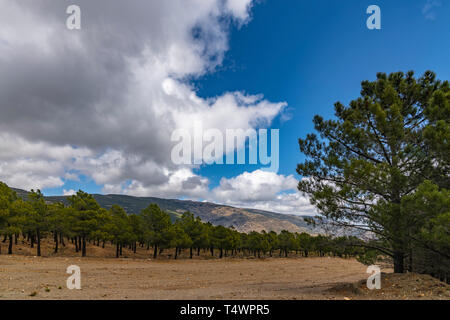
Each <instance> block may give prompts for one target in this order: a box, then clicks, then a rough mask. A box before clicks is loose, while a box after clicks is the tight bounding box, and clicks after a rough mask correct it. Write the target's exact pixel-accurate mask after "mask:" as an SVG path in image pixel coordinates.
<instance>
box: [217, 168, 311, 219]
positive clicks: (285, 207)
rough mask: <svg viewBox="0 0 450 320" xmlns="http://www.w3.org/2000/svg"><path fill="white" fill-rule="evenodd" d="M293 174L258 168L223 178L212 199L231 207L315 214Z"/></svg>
mask: <svg viewBox="0 0 450 320" xmlns="http://www.w3.org/2000/svg"><path fill="white" fill-rule="evenodd" d="M297 183H298V182H297V180H296V179H295V178H294V176H293V175H289V176H284V175H280V174H276V173H274V172H267V171H263V170H255V171H253V172H244V173H242V174H240V175H239V176H237V177H233V178H230V179H226V178H222V180H221V181H220V185H219V186H218V187H216V188H214V189H213V190H212V192H211V199H212V200H213V201H215V202H218V203H223V204H227V205H232V206H238V207H245V208H254V209H260V210H267V211H275V212H279V213H288V214H308V215H309V214H314V213H315V210H314V208H313V206H312V205H311V204H310V202H309V200H308V199H307V198H306V197H304V196H302V195H301V194H300V193H298V192H297V191H296V189H297Z"/></svg>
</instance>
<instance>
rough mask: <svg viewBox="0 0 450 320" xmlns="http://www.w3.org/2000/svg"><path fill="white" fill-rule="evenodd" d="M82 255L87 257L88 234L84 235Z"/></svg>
mask: <svg viewBox="0 0 450 320" xmlns="http://www.w3.org/2000/svg"><path fill="white" fill-rule="evenodd" d="M81 256H82V257H86V236H83V243H82V247H81Z"/></svg>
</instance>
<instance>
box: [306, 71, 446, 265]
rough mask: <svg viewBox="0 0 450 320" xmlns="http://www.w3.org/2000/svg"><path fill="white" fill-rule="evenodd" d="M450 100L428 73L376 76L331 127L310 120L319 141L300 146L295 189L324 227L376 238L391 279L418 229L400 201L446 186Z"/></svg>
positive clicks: (339, 109)
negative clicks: (427, 184)
mask: <svg viewBox="0 0 450 320" xmlns="http://www.w3.org/2000/svg"><path fill="white" fill-rule="evenodd" d="M449 92H450V89H449V83H448V81H445V82H441V81H439V80H437V79H436V76H435V74H434V73H432V72H426V73H425V74H424V75H423V76H422V77H420V78H417V79H416V78H415V77H414V73H413V72H408V73H407V74H404V73H402V72H398V73H392V74H390V75H386V74H384V73H379V74H378V75H377V79H376V81H373V82H370V81H364V82H362V90H361V97H359V98H357V99H356V100H353V101H351V102H350V104H349V106H344V105H343V104H341V103H339V102H338V103H336V104H335V119H332V120H324V119H323V118H322V117H321V116H315V118H314V125H315V129H316V130H317V131H318V133H319V135H316V134H308V135H307V137H306V138H305V139H299V144H300V151H301V152H302V153H304V154H305V155H306V159H305V161H304V162H303V163H301V164H299V165H298V167H297V172H298V173H299V174H300V175H301V176H303V177H304V178H303V179H302V180H301V181H300V182H299V185H298V189H299V190H300V191H301V192H304V193H306V194H307V195H309V196H310V199H311V202H312V203H313V204H314V205H316V207H317V208H318V210H319V212H320V213H321V214H322V215H323V216H325V217H326V218H327V219H326V220H327V221H331V222H333V223H334V224H337V225H342V226H351V227H354V228H359V229H362V230H367V231H371V232H373V233H374V234H375V235H376V236H377V237H378V239H379V240H380V242H381V243H382V246H380V247H379V249H380V250H381V251H382V252H384V253H385V254H388V255H390V256H392V257H393V259H394V271H395V272H396V273H401V272H404V270H405V268H404V260H405V257H406V255H407V254H408V249H407V248H408V244H409V242H410V241H411V239H410V234H408V230H412V229H413V228H412V224H414V223H416V219H414V217H412V213H410V212H408V211H407V210H402V199H403V198H404V197H405V196H408V195H410V194H412V193H414V192H415V191H416V190H417V189H418V187H419V186H420V185H421V184H422V183H423V182H424V181H425V180H430V181H432V182H434V183H435V184H437V185H438V186H439V187H441V188H448V185H449V166H448V159H450V155H449V154H448V150H449V148H448V138H449V106H450V104H449V101H450V94H449Z"/></svg>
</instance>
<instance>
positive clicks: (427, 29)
mask: <svg viewBox="0 0 450 320" xmlns="http://www.w3.org/2000/svg"><path fill="white" fill-rule="evenodd" d="M287 3H288V4H287ZM343 3H344V1H287V2H286V1H262V2H261V3H260V4H257V5H255V7H254V8H253V9H252V20H251V21H250V22H249V23H248V24H247V25H245V26H244V27H242V28H240V29H233V32H232V33H231V36H230V38H231V41H230V50H229V51H228V52H227V55H226V59H225V61H224V63H223V67H221V68H219V70H218V71H217V72H215V73H213V74H211V75H208V76H206V77H204V78H202V79H200V80H199V81H198V82H197V83H196V85H197V87H198V92H199V94H200V95H203V96H214V95H219V94H221V93H222V92H224V91H234V90H239V89H242V88H245V90H246V91H247V92H248V93H260V92H261V93H263V94H264V96H265V97H266V98H268V99H269V100H271V101H286V102H287V103H288V106H289V109H290V113H292V119H291V120H289V121H286V122H283V123H280V121H275V123H274V124H273V125H272V128H280V173H281V174H293V173H295V168H296V165H297V163H298V162H300V161H301V160H302V159H303V157H302V155H301V154H300V153H299V152H298V144H297V140H298V138H299V137H304V136H305V135H306V134H307V133H309V132H312V131H313V126H312V118H313V116H314V115H315V114H320V115H323V116H324V117H332V116H333V115H334V109H333V104H334V103H335V102H336V101H341V102H343V103H348V102H349V101H351V100H352V99H355V98H357V97H358V95H359V91H360V82H361V81H362V80H371V79H375V76H376V73H377V72H386V73H390V72H396V71H405V72H406V71H408V70H414V71H416V73H417V74H418V75H420V74H422V73H423V72H424V71H426V70H433V71H435V72H436V73H437V75H438V77H439V78H440V79H450V59H449V54H450V38H449V37H448V32H449V31H450V19H449V18H448V17H450V3H449V2H446V3H443V2H442V3H441V5H440V6H436V7H433V9H431V11H430V12H428V13H433V12H434V14H435V18H434V19H430V18H426V16H425V14H424V13H423V10H424V7H425V5H426V3H427V1H422V0H412V1H411V0H395V1H375V2H374V1H360V0H349V1H345V4H343ZM371 4H377V5H379V6H380V8H381V17H382V29H381V30H369V29H367V27H366V20H367V18H368V17H369V15H368V14H366V9H367V7H368V6H369V5H371ZM244 168H245V166H235V167H232V168H228V167H227V166H221V167H220V166H217V165H215V166H210V167H206V168H205V167H203V168H202V169H201V171H200V172H201V173H202V174H206V175H208V176H209V177H211V179H212V180H214V182H215V183H218V181H217V179H219V180H220V178H221V177H222V176H226V177H231V176H234V175H236V173H237V172H239V171H240V170H242V169H244ZM245 169H250V170H251V166H249V167H247V168H245Z"/></svg>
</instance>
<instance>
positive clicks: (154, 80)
mask: <svg viewBox="0 0 450 320" xmlns="http://www.w3.org/2000/svg"><path fill="white" fill-rule="evenodd" d="M77 4H78V5H79V6H80V7H81V10H82V19H83V21H82V29H81V30H79V31H69V30H67V29H66V28H65V25H64V23H63V22H64V18H65V16H64V13H65V8H66V5H67V3H65V2H62V1H61V2H55V1H51V0H35V1H24V0H2V10H1V11H0V113H1V117H0V180H2V181H5V182H6V183H8V184H9V185H11V186H14V187H19V188H24V189H31V188H40V189H43V188H55V187H63V186H64V184H65V182H66V181H69V180H71V181H77V180H79V177H80V175H85V176H87V177H90V178H92V179H93V181H94V182H95V183H97V184H99V185H102V186H103V191H104V192H105V193H125V194H130V195H138V196H159V197H167V198H169V197H173V198H177V197H188V198H191V199H210V200H211V201H218V202H221V203H226V204H233V205H238V206H248V207H253V208H260V209H266V210H272V209H276V211H279V212H289V213H294V212H296V210H297V209H298V208H297V209H296V206H300V208H301V209H302V208H304V210H305V212H306V211H307V210H309V209H308V207H307V205H306V204H305V199H304V198H302V197H300V196H298V195H294V194H286V193H283V192H284V191H285V190H292V189H295V187H296V181H295V179H294V177H293V176H283V175H277V174H275V173H269V172H263V171H261V170H257V171H254V172H251V173H247V172H245V173H243V174H241V175H239V176H237V177H234V178H230V179H222V181H221V182H220V186H218V187H217V188H215V189H214V190H210V189H209V180H208V178H206V177H203V176H200V175H198V174H195V173H194V172H193V168H192V167H189V166H175V165H174V164H173V163H172V161H171V159H170V155H171V152H170V151H171V148H172V146H173V145H174V143H173V142H171V141H170V136H171V133H172V132H173V131H174V130H175V129H179V128H184V129H186V130H188V131H189V132H192V131H193V130H194V128H193V124H194V122H195V121H201V122H202V123H203V124H204V129H205V130H206V129H209V128H217V129H219V130H221V131H222V132H225V129H237V128H240V129H244V130H245V129H249V128H255V127H257V126H267V125H269V124H270V123H271V122H272V121H273V120H274V118H275V117H277V116H280V115H282V114H283V110H285V108H286V103H284V102H271V101H268V100H266V99H264V97H263V95H261V94H244V93H242V92H239V91H238V92H226V93H223V94H221V95H219V96H217V97H209V98H202V97H199V96H198V95H197V93H196V90H195V88H194V87H193V86H192V85H191V84H190V83H189V82H188V81H187V80H186V79H190V78H196V77H200V76H202V75H204V74H206V73H208V72H214V70H215V68H216V67H217V66H218V65H220V64H221V63H222V60H223V57H224V54H225V52H226V51H227V50H228V32H229V28H230V26H232V25H233V23H234V25H238V26H242V25H244V24H245V23H247V22H248V21H249V19H250V9H251V7H252V4H253V2H252V1H251V0H227V1H223V0H170V1H169V0H155V1H146V0H134V1H132V2H128V1H121V0H109V1H106V0H101V1H100V0H99V1H91V0H79V1H78V2H77ZM230 22H232V23H231V24H230ZM72 192H73V190H64V193H72ZM280 202H283V205H281V204H280ZM302 210H303V209H302Z"/></svg>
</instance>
